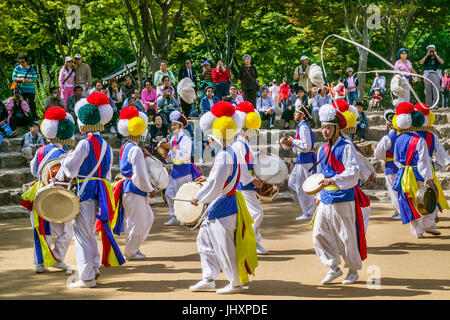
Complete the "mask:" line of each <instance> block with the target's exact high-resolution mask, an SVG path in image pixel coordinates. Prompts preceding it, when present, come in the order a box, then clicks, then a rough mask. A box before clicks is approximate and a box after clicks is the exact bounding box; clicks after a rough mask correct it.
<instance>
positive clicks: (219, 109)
mask: <svg viewBox="0 0 450 320" xmlns="http://www.w3.org/2000/svg"><path fill="white" fill-rule="evenodd" d="M235 111H236V110H235V109H234V106H233V105H232V104H231V103H229V102H227V101H219V102H216V104H215V105H213V106H212V108H211V113H212V114H213V115H214V116H216V117H217V118H220V117H223V116H227V117H231V116H232V115H233V114H234V112H235Z"/></svg>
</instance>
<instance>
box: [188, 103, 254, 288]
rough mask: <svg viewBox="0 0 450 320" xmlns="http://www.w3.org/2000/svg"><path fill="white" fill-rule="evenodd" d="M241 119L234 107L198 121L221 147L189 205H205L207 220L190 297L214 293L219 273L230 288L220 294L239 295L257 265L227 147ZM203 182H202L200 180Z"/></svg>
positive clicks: (236, 166) (237, 170) (233, 156)
mask: <svg viewBox="0 0 450 320" xmlns="http://www.w3.org/2000/svg"><path fill="white" fill-rule="evenodd" d="M241 119H242V118H241V117H240V116H239V115H237V114H236V112H235V109H234V106H233V105H232V104H230V103H228V102H225V101H219V102H217V103H216V104H215V105H214V106H213V107H212V108H211V111H210V112H207V113H206V114H204V115H203V116H202V117H201V118H200V127H201V128H202V130H203V131H204V132H205V134H207V135H209V136H210V137H212V138H213V139H215V140H216V142H218V144H220V145H221V146H222V149H220V151H218V153H217V155H216V158H215V160H214V164H213V167H212V169H211V173H210V175H209V177H208V179H206V181H204V184H203V186H202V188H201V189H200V190H199V191H198V192H197V194H196V195H195V197H194V198H193V199H192V200H191V203H192V204H193V205H197V204H198V203H199V202H201V203H209V206H208V208H207V210H208V212H207V218H206V219H205V220H204V221H203V223H202V224H201V226H200V231H199V233H198V237H197V246H198V251H199V254H200V260H201V265H202V278H203V279H202V280H201V281H200V282H198V283H197V284H195V285H193V286H191V287H190V288H189V289H190V290H191V291H205V290H211V289H214V288H215V287H216V285H215V280H216V279H217V277H218V276H219V274H220V271H223V272H224V274H225V277H226V278H227V280H228V282H229V283H228V285H227V286H226V287H224V288H222V289H219V290H217V291H216V293H218V294H231V293H241V292H242V291H243V287H242V284H243V283H246V282H247V281H248V273H250V274H254V270H255V268H256V266H257V263H258V258H257V253H256V239H255V234H254V232H253V228H252V227H251V225H252V224H253V219H252V218H251V216H250V214H249V212H248V210H247V207H246V205H245V199H244V197H243V196H242V194H241V193H240V192H239V191H237V190H236V189H237V186H238V184H239V179H240V177H239V176H240V165H239V164H238V159H237V156H236V153H235V152H234V151H233V148H232V147H231V144H232V142H233V140H234V136H235V135H236V134H237V133H238V131H239V130H240V129H241V128H242V123H241V122H242V120H241ZM203 180H204V179H203Z"/></svg>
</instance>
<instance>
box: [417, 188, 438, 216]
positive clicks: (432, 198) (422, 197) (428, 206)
mask: <svg viewBox="0 0 450 320" xmlns="http://www.w3.org/2000/svg"><path fill="white" fill-rule="evenodd" d="M438 194H439V191H438V189H437V187H436V185H435V184H434V183H430V184H429V185H422V186H420V187H419V190H418V191H417V197H416V201H415V205H416V209H417V211H419V213H420V214H421V215H425V216H426V215H429V214H432V213H433V212H435V211H436V206H437V201H438ZM413 203H414V201H413Z"/></svg>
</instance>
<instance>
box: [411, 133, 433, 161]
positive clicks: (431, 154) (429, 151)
mask: <svg viewBox="0 0 450 320" xmlns="http://www.w3.org/2000/svg"><path fill="white" fill-rule="evenodd" d="M416 134H417V135H419V136H420V137H422V138H423V139H424V140H425V141H426V142H427V148H428V154H429V155H430V158H432V157H433V153H434V144H435V142H434V134H432V133H431V132H428V131H418V132H416ZM427 135H429V136H430V137H431V145H430V146H428V141H427Z"/></svg>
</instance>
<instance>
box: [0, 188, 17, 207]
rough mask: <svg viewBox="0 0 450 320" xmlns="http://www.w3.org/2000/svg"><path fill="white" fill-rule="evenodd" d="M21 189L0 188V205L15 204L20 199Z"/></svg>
mask: <svg viewBox="0 0 450 320" xmlns="http://www.w3.org/2000/svg"><path fill="white" fill-rule="evenodd" d="M21 195H22V189H21V188H20V189H19V188H13V189H3V190H0V206H8V205H13V204H14V205H16V204H20V201H22V197H21Z"/></svg>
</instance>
